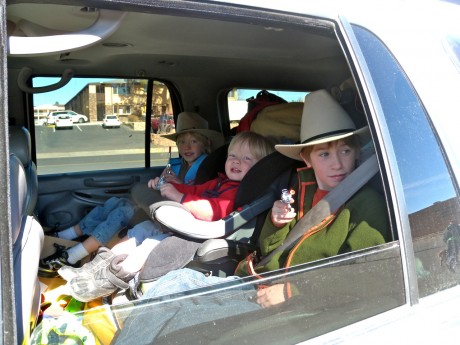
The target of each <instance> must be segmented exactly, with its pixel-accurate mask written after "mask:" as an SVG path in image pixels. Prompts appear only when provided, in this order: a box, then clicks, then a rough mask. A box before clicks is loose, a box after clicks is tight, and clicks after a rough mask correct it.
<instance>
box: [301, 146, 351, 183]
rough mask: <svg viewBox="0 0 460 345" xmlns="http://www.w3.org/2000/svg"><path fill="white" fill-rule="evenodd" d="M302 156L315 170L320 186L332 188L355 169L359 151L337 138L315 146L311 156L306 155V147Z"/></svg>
mask: <svg viewBox="0 0 460 345" xmlns="http://www.w3.org/2000/svg"><path fill="white" fill-rule="evenodd" d="M301 157H302V158H303V160H304V161H305V163H306V164H307V166H309V167H312V168H313V170H314V171H315V176H316V180H317V182H318V187H319V188H320V189H322V190H332V189H333V188H334V187H335V186H337V185H338V184H339V183H340V182H342V181H343V180H344V179H345V177H347V176H348V175H349V174H350V173H351V172H352V171H353V170H355V164H356V159H357V158H358V151H357V150H356V149H354V148H351V147H350V146H348V145H347V144H345V142H344V141H343V140H336V141H333V142H330V143H325V144H318V145H315V146H313V150H312V152H311V154H310V157H307V156H306V154H305V149H304V150H302V152H301Z"/></svg>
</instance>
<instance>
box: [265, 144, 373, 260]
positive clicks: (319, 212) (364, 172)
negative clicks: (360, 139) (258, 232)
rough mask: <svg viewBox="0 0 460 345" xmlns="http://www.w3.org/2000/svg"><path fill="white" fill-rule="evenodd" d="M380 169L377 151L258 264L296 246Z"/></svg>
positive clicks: (303, 218)
mask: <svg viewBox="0 0 460 345" xmlns="http://www.w3.org/2000/svg"><path fill="white" fill-rule="evenodd" d="M378 170H379V167H378V163H377V157H376V155H375V153H374V154H373V155H372V156H370V157H369V158H368V159H367V160H366V161H365V162H364V163H362V164H361V165H360V166H359V167H358V168H356V169H355V170H354V171H353V172H352V173H351V174H350V175H348V176H347V177H346V178H345V179H344V180H343V181H342V182H341V183H339V184H338V185H337V186H336V187H335V188H334V189H333V190H331V191H330V192H329V193H328V194H327V195H326V196H325V197H324V198H322V199H321V200H320V201H319V202H318V203H317V204H316V205H315V206H314V207H313V208H311V209H310V211H308V212H307V213H306V214H305V215H304V216H303V217H302V218H301V219H300V220H299V221H298V222H297V223H296V224H295V225H294V227H293V228H292V229H291V231H290V232H289V234H288V235H287V236H286V238H285V240H284V242H283V243H282V244H281V245H280V246H279V247H277V248H275V249H274V250H273V251H272V252H270V253H269V254H268V255H267V256H265V257H263V258H262V259H261V261H260V262H259V263H258V264H257V266H264V265H266V264H267V263H268V262H269V261H270V260H271V259H272V258H273V256H274V255H276V254H277V253H279V252H281V251H284V250H289V249H291V248H293V247H294V245H295V244H296V243H297V241H298V240H299V239H300V238H301V237H302V236H303V235H304V233H305V231H307V230H308V229H310V228H312V227H313V226H315V225H317V224H319V223H321V221H322V220H323V219H325V218H326V217H328V216H329V215H330V214H332V213H333V212H334V211H336V210H338V209H339V208H340V207H341V206H342V205H343V204H345V202H347V200H349V199H350V198H351V197H352V196H353V194H355V193H356V192H357V191H358V190H359V189H360V188H361V187H363V186H364V185H365V184H366V183H367V182H368V181H369V180H370V179H371V178H372V177H373V176H374V175H375V174H376V173H377V172H378Z"/></svg>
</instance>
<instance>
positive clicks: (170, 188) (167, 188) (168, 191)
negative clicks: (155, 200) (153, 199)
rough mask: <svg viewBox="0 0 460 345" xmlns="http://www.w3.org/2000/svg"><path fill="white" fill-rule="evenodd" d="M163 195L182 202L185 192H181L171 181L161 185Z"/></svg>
mask: <svg viewBox="0 0 460 345" xmlns="http://www.w3.org/2000/svg"><path fill="white" fill-rule="evenodd" d="M160 193H161V196H162V197H164V198H166V199H168V200H172V201H176V202H181V200H182V198H183V196H184V194H183V193H181V192H179V191H178V190H177V189H176V187H174V185H172V184H171V183H165V184H164V185H162V186H161V187H160Z"/></svg>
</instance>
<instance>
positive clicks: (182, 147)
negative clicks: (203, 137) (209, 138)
mask: <svg viewBox="0 0 460 345" xmlns="http://www.w3.org/2000/svg"><path fill="white" fill-rule="evenodd" d="M176 145H177V149H178V150H179V154H180V155H181V156H182V158H183V159H184V160H185V161H186V162H187V163H188V164H189V165H190V164H192V163H193V162H194V161H195V160H196V159H197V158H198V157H200V156H201V155H202V154H203V153H204V151H205V147H204V145H203V143H202V142H201V141H199V140H198V139H197V138H195V136H194V135H193V134H191V133H184V134H181V135H179V137H178V138H177V140H176Z"/></svg>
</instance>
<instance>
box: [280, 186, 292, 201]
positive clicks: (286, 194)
mask: <svg viewBox="0 0 460 345" xmlns="http://www.w3.org/2000/svg"><path fill="white" fill-rule="evenodd" d="M294 194H295V190H293V189H291V190H287V189H283V190H282V191H281V201H282V202H284V203H285V204H290V203H292V202H293V201H294V198H293V197H292V196H293V195H294Z"/></svg>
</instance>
